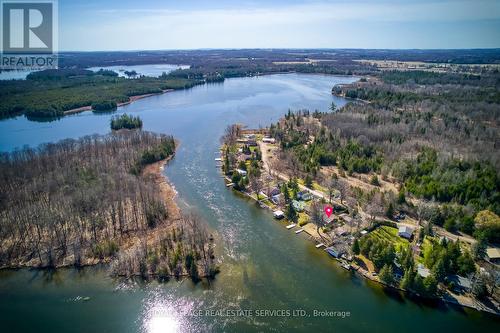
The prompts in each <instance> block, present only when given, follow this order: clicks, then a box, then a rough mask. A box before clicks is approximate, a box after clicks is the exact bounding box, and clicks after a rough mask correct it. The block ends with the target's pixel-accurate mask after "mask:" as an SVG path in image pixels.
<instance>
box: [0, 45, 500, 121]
mask: <svg viewBox="0 0 500 333" xmlns="http://www.w3.org/2000/svg"><path fill="white" fill-rule="evenodd" d="M59 58H60V59H59V64H60V66H61V69H59V70H46V71H41V72H36V73H32V74H30V75H29V76H28V78H27V80H16V81H0V98H1V100H2V103H1V104H0V117H10V116H16V115H20V114H25V115H26V116H27V117H29V119H32V120H36V119H38V118H47V117H49V118H53V117H61V116H63V115H64V111H68V110H73V109H78V108H81V107H84V106H92V109H93V110H95V111H97V112H99V111H112V110H114V109H116V107H117V105H118V104H120V103H124V102H127V101H129V98H130V97H131V96H137V95H144V94H150V93H160V92H162V91H164V90H166V89H183V88H189V87H192V86H194V85H196V84H201V83H205V82H207V83H210V82H222V81H224V79H225V78H230V77H244V76H254V75H262V74H273V73H282V72H300V73H323V74H339V75H380V74H382V76H384V80H385V81H386V82H387V83H407V80H410V81H411V82H413V83H414V84H428V83H430V82H434V83H441V84H450V83H452V84H469V83H471V82H473V81H483V80H482V79H483V76H480V75H477V74H482V73H491V72H496V73H498V67H495V64H498V63H500V52H499V51H498V50H461V51H455V50H420V51H416V50H409V51H405V50H293V51H291V50H279V49H277V50H260V49H255V50H193V51H148V52H97V53H96V52H86V53H72V52H69V53H61V54H60V55H59ZM370 59H372V60H374V59H377V60H376V61H385V60H390V61H396V65H397V64H398V63H397V62H398V61H421V62H423V63H424V64H426V63H428V64H430V66H436V64H435V63H442V65H439V66H440V67H439V70H448V71H459V72H460V71H463V72H467V73H470V74H469V75H468V76H466V77H464V76H462V75H460V74H456V73H449V76H448V77H445V79H444V80H442V79H441V78H442V76H441V75H440V74H439V73H435V72H432V71H429V72H423V73H425V74H419V75H416V76H415V77H412V78H409V77H407V76H403V77H401V76H400V75H399V74H397V73H391V74H387V72H384V71H382V72H381V71H380V68H378V66H377V65H376V64H374V63H370V62H369V61H368V60H370ZM162 63H169V64H182V65H189V68H188V69H179V70H176V71H173V72H172V73H169V74H164V75H162V76H160V77H159V78H152V77H138V76H137V73H135V72H134V71H130V72H127V73H126V74H127V75H128V76H129V77H134V78H135V79H133V80H130V79H125V78H122V77H118V75H117V73H115V72H113V71H109V70H100V71H97V72H92V71H89V70H86V69H85V68H88V67H92V66H117V65H140V64H162ZM451 64H492V65H489V67H484V66H483V67H482V66H479V65H475V66H473V65H468V66H466V65H454V66H455V67H453V68H452V67H450V66H451ZM404 80H406V81H404ZM403 81H404V82H403ZM495 84H498V82H496V83H495ZM474 85H477V82H475V83H474ZM483 86H485V85H484V84H483ZM374 93H377V94H378V95H379V96H377V98H376V99H377V100H378V102H380V103H385V104H388V103H390V104H397V103H399V104H401V102H402V101H414V102H418V101H421V100H422V98H421V97H420V95H422V94H427V92H425V91H420V92H419V93H416V92H411V91H407V92H405V93H401V92H400V91H397V90H395V91H384V92H383V93H379V92H378V91H377V92H374V91H373V89H371V90H370V89H362V90H360V89H350V90H349V91H346V92H345V95H346V96H348V97H352V98H361V99H370V100H371V99H374V96H373V94H374ZM462 93H463V92H462V91H460V92H458V93H457V91H456V90H450V91H448V92H446V94H449V95H450V97H451V98H454V99H458V98H460V97H461V98H462V99H464V100H469V99H471V98H472V99H475V100H476V101H477V102H481V101H482V100H483V99H485V98H490V99H491V98H493V99H496V100H497V101H498V99H499V96H498V91H496V92H488V91H483V90H481V91H480V92H478V91H474V89H471V90H469V91H467V94H462ZM485 94H486V95H488V96H486V95H485ZM427 95H428V94H427ZM490 95H493V96H490Z"/></svg>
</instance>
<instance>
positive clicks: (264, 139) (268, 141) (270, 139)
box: [262, 137, 276, 144]
mask: <svg viewBox="0 0 500 333" xmlns="http://www.w3.org/2000/svg"><path fill="white" fill-rule="evenodd" d="M262 142H265V143H273V144H274V143H276V139H275V138H267V137H266V138H263V139H262Z"/></svg>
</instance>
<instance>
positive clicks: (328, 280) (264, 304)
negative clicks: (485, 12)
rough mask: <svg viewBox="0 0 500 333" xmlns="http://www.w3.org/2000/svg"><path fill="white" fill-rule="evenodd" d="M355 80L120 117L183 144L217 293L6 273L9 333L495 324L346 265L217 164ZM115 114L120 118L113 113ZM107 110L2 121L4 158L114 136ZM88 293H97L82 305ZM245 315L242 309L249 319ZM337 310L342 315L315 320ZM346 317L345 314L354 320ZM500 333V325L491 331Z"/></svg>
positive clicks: (133, 110) (224, 89) (227, 92)
mask: <svg viewBox="0 0 500 333" xmlns="http://www.w3.org/2000/svg"><path fill="white" fill-rule="evenodd" d="M353 80H354V78H352V77H338V76H327V75H305V74H279V75H271V76H261V77H252V78H234V79H228V80H226V81H225V82H224V83H217V84H206V85H202V86H196V87H194V88H192V89H189V90H182V91H175V92H169V93H166V94H162V95H157V96H153V97H150V98H146V99H142V100H139V101H137V102H134V103H132V104H130V105H127V106H124V107H121V108H119V109H118V111H117V112H116V113H129V114H133V115H137V116H140V117H141V118H142V120H143V123H144V128H145V129H146V130H151V131H154V132H159V133H169V134H173V135H174V136H175V137H176V138H177V139H179V140H180V142H181V145H180V147H179V149H178V152H177V154H176V156H175V158H174V159H173V160H172V162H171V163H170V164H169V165H168V167H167V168H166V170H165V172H166V175H167V177H168V178H169V180H170V181H171V183H172V184H174V185H175V187H176V189H177V191H178V193H179V195H178V202H179V204H180V205H181V207H182V208H184V209H185V210H194V211H196V212H198V213H199V214H200V215H201V216H203V218H204V219H205V220H206V222H207V224H208V225H209V227H210V228H211V229H212V230H213V231H214V233H215V234H216V239H217V254H218V258H220V259H221V261H222V263H221V273H220V274H219V275H217V277H216V279H215V281H213V282H212V283H211V284H210V285H209V284H207V283H199V284H197V285H194V284H193V283H192V282H191V281H189V280H184V281H172V282H169V283H166V284H158V283H156V282H152V283H148V284H144V283H140V282H137V283H123V282H120V281H115V280H113V279H111V278H109V277H108V276H107V271H106V268H105V267H93V268H88V269H84V270H80V271H78V270H74V269H63V270H59V271H57V272H49V271H38V270H26V269H25V270H18V271H3V272H0V323H1V324H0V325H1V326H0V327H1V328H2V330H3V331H5V332H15V331H36V332H58V331H71V332H144V333H145V332H207V331H214V332H235V331H236V332H255V331H271V332H290V331H298V332H311V331H317V332H366V331H370V332H384V333H385V332H398V333H400V332H418V333H421V332H422V331H425V332H442V331H451V332H473V331H476V332H479V331H498V328H500V325H499V321H498V319H497V318H495V317H493V316H490V315H486V314H482V313H479V312H476V311H472V310H468V309H462V308H456V307H450V306H445V305H440V304H422V303H420V302H416V301H413V300H410V299H408V298H406V297H404V296H402V295H400V294H399V293H395V292H388V291H385V290H384V289H382V288H381V287H380V286H379V285H377V284H374V283H372V282H370V281H366V280H364V279H361V278H359V277H357V276H355V275H353V274H352V273H350V272H347V271H345V270H343V269H342V268H340V267H339V266H338V264H337V263H336V262H335V261H333V260H331V259H330V258H329V257H328V255H327V254H326V253H325V252H324V251H321V250H318V249H316V248H315V246H314V244H313V243H312V242H309V241H308V240H307V239H306V235H302V234H301V235H296V234H295V233H294V232H291V231H288V230H286V229H285V228H284V226H283V224H282V223H280V222H277V221H275V220H274V219H273V218H272V214H271V213H270V212H268V211H265V210H262V209H260V208H258V207H256V205H255V204H254V203H252V202H249V201H247V200H246V199H244V198H241V197H240V196H238V195H236V194H234V193H233V192H232V191H231V190H228V189H227V188H226V187H225V185H224V182H223V180H222V178H221V175H220V171H219V170H218V169H217V168H216V167H215V161H214V158H215V157H217V152H218V149H219V138H220V136H221V135H222V133H223V131H224V128H225V127H226V126H227V125H228V124H232V123H242V124H246V125H248V126H249V127H259V126H267V125H269V124H270V123H271V122H275V121H276V120H278V119H279V118H280V117H281V116H283V115H284V114H285V113H286V112H287V110H288V109H292V110H297V109H301V108H308V109H310V110H311V111H314V110H315V109H318V110H320V111H327V110H328V108H329V106H330V104H331V103H332V102H334V103H335V104H336V105H337V106H342V105H344V104H345V103H346V100H344V99H341V98H338V97H334V96H332V95H331V88H332V86H333V85H334V84H338V83H348V82H352V81H353ZM116 113H115V114H116ZM110 117H111V115H109V114H104V115H103V114H99V115H96V114H93V113H92V112H84V113H80V114H76V115H72V116H68V117H64V118H62V119H60V120H57V121H53V122H44V123H41V122H31V121H28V120H26V118H24V117H17V118H13V119H7V120H3V121H0V151H11V150H14V149H15V148H16V147H21V146H23V145H30V146H36V145H38V144H41V143H44V142H52V141H57V140H61V139H64V138H70V137H72V138H76V137H80V136H84V135H90V134H93V133H99V134H104V133H107V132H108V131H109V120H110ZM81 297H90V300H88V301H83V300H82V299H81ZM243 310H245V311H244V312H243ZM314 311H332V312H333V311H335V313H336V315H335V316H328V317H321V316H314V314H315V312H314ZM347 312H348V313H349V316H347ZM495 327H496V329H495Z"/></svg>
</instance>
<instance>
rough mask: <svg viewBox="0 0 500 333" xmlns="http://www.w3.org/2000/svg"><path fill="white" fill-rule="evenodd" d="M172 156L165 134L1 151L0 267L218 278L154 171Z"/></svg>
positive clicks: (205, 240) (190, 222) (194, 230)
mask: <svg viewBox="0 0 500 333" xmlns="http://www.w3.org/2000/svg"><path fill="white" fill-rule="evenodd" d="M174 153H175V141H174V139H173V137H171V136H165V135H157V134H153V133H149V132H144V131H137V130H133V131H131V130H121V131H115V132H113V133H112V134H109V135H104V136H99V135H94V136H87V137H84V138H81V139H78V140H71V139H68V140H63V141H61V142H59V143H55V144H46V145H42V146H40V147H39V148H37V149H31V148H25V149H22V150H16V151H14V152H11V153H3V154H1V155H0V177H1V185H0V193H1V195H2V197H1V200H0V204H1V206H0V244H1V247H0V249H1V250H0V268H15V267H39V268H56V267H62V266H76V267H78V266H85V265H93V264H97V263H103V262H106V263H109V262H111V263H112V272H113V274H116V275H120V276H135V275H140V276H142V277H144V278H148V277H157V278H158V279H161V280H168V278H169V277H171V276H177V277H178V276H181V275H189V276H191V277H193V279H195V280H197V279H199V278H200V277H201V276H209V275H214V274H215V272H216V268H215V267H214V265H213V259H214V257H213V252H212V247H211V242H212V236H210V235H209V233H208V231H207V230H206V229H205V228H204V226H203V224H202V221H201V220H200V218H199V217H196V216H193V215H188V216H184V215H183V214H181V213H180V212H179V210H178V208H177V207H176V205H175V203H174V202H173V195H174V194H173V191H172V190H171V189H170V187H169V186H167V184H166V183H165V180H164V179H163V176H161V174H160V165H159V164H158V163H160V164H163V163H164V161H166V160H167V159H168V158H171V157H172V156H173V154H174ZM151 168H153V169H151ZM168 191H170V192H172V193H170V192H168ZM167 192H168V193H167Z"/></svg>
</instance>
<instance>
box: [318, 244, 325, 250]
mask: <svg viewBox="0 0 500 333" xmlns="http://www.w3.org/2000/svg"><path fill="white" fill-rule="evenodd" d="M323 246H325V244H323V243H319V244H318V245H316V248H317V249H319V248H320V247H323Z"/></svg>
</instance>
